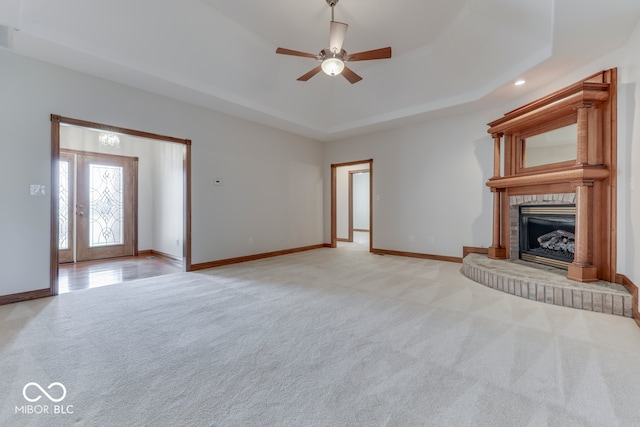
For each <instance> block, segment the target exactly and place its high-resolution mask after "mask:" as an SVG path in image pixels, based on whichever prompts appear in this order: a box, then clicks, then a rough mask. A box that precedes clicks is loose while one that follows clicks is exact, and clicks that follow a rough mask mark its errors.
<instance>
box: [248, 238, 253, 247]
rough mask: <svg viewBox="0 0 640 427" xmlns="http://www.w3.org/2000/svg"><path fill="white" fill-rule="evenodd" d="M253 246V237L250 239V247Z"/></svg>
mask: <svg viewBox="0 0 640 427" xmlns="http://www.w3.org/2000/svg"><path fill="white" fill-rule="evenodd" d="M251 245H253V237H249V246H251Z"/></svg>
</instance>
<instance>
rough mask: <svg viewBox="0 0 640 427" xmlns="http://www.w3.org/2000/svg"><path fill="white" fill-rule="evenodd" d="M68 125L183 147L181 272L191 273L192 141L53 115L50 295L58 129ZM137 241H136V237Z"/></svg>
mask: <svg viewBox="0 0 640 427" xmlns="http://www.w3.org/2000/svg"><path fill="white" fill-rule="evenodd" d="M61 124H67V125H72V126H78V127H83V128H89V129H97V130H101V131H105V132H113V133H120V134H125V135H130V136H135V137H139V138H147V139H152V140H156V141H159V142H173V143H176V144H184V146H185V151H186V152H185V162H184V167H183V171H184V179H183V182H184V192H183V193H184V194H183V206H184V230H183V234H184V236H183V242H184V249H183V250H184V266H183V268H184V270H185V271H191V140H190V139H180V138H174V137H171V136H166V135H159V134H155V133H150V132H143V131H138V130H133V129H127V128H121V127H117V126H110V125H105V124H102V123H95V122H89V121H85V120H79V119H73V118H69V117H63V116H59V115H56V114H52V115H51V191H50V194H51V230H50V234H51V243H50V249H49V250H50V254H51V258H50V274H49V276H50V284H49V295H50V296H54V295H58V274H59V269H58V226H59V224H58V197H59V188H60V187H59V185H60V182H59V161H60V125H61ZM136 240H137V237H136Z"/></svg>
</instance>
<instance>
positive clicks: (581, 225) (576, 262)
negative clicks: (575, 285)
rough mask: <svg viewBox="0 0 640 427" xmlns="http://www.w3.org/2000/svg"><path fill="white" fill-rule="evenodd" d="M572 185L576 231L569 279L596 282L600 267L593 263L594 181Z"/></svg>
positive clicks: (578, 182)
mask: <svg viewBox="0 0 640 427" xmlns="http://www.w3.org/2000/svg"><path fill="white" fill-rule="evenodd" d="M571 185H572V186H573V187H575V189H576V233H575V253H574V256H573V262H572V263H571V264H569V269H568V270H569V271H568V274H567V278H568V279H572V280H576V281H578V282H595V281H597V280H598V269H597V267H595V266H594V265H592V261H593V260H592V258H593V250H592V245H593V242H592V239H593V236H592V235H591V230H592V226H591V225H592V223H593V218H592V206H591V205H592V198H593V181H577V182H572V183H571Z"/></svg>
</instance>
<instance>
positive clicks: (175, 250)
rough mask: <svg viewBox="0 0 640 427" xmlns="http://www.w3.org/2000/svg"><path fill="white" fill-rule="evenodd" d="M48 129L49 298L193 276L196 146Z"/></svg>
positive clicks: (62, 124)
mask: <svg viewBox="0 0 640 427" xmlns="http://www.w3.org/2000/svg"><path fill="white" fill-rule="evenodd" d="M51 122H52V133H51V136H52V137H51V140H52V165H51V171H52V177H51V182H52V186H51V192H50V193H51V224H52V227H51V283H50V294H51V295H57V294H58V293H63V292H69V291H72V290H77V289H84V288H89V287H97V286H104V285H107V284H113V283H120V282H123V281H128V280H135V279H138V278H144V277H153V276H158V275H162V274H169V273H173V272H178V271H190V269H191V250H190V248H191V222H190V218H191V215H190V212H191V206H190V205H191V197H190V193H191V192H190V187H191V183H190V175H191V173H190V164H191V161H190V155H191V150H190V147H191V141H190V140H184V139H177V138H173V137H167V136H163V135H157V134H151V133H147V132H141V131H135V130H131V129H125V128H119V127H114V126H108V125H103V124H99V123H94V122H86V121H82V120H76V119H70V118H65V117H60V116H56V115H52V116H51ZM177 201H178V203H176V202H177ZM180 201H181V202H182V203H179V202H180Z"/></svg>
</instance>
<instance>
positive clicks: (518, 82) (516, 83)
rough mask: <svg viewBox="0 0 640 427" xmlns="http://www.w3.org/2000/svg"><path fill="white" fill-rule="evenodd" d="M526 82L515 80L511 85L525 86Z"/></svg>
mask: <svg viewBox="0 0 640 427" xmlns="http://www.w3.org/2000/svg"><path fill="white" fill-rule="evenodd" d="M526 82H527V81H526V80H525V79H518V80H516V81H515V82H514V83H513V84H514V85H516V86H522V85H523V84H525V83H526Z"/></svg>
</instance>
